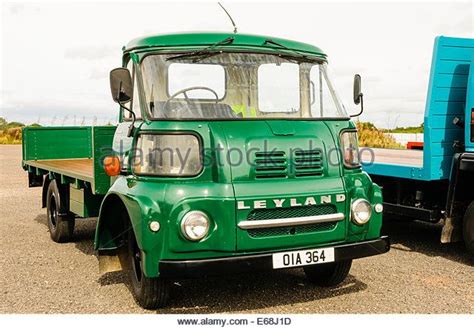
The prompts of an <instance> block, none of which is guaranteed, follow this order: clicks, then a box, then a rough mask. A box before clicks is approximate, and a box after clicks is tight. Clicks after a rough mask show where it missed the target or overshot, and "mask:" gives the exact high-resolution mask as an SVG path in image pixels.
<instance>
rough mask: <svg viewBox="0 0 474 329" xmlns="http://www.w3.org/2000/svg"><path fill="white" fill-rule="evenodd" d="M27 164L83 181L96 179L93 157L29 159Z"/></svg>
mask: <svg viewBox="0 0 474 329" xmlns="http://www.w3.org/2000/svg"><path fill="white" fill-rule="evenodd" d="M25 165H27V166H30V167H32V168H39V169H42V170H47V171H49V172H53V173H58V174H60V175H64V176H67V177H74V178H77V179H80V180H81V181H85V182H89V183H92V182H93V181H94V161H93V160H92V159H57V160H28V161H25Z"/></svg>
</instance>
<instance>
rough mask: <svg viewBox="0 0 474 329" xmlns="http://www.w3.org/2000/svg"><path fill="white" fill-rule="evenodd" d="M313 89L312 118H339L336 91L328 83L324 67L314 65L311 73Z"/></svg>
mask: <svg viewBox="0 0 474 329" xmlns="http://www.w3.org/2000/svg"><path fill="white" fill-rule="evenodd" d="M310 79H311V81H310V84H311V85H310V87H311V116H312V117H313V118H319V117H338V116H340V115H339V114H338V108H337V106H336V100H335V97H336V96H335V95H334V91H333V90H332V88H331V86H330V85H329V83H328V78H327V74H326V72H325V70H324V66H323V65H314V66H313V67H312V68H311V73H310Z"/></svg>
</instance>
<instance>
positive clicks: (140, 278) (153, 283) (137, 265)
mask: <svg viewBox="0 0 474 329" xmlns="http://www.w3.org/2000/svg"><path fill="white" fill-rule="evenodd" d="M127 254H128V257H127V258H128V260H127V265H126V266H127V272H128V276H129V278H130V283H131V286H132V290H133V295H134V297H135V300H136V301H137V303H138V304H139V305H140V306H141V307H143V308H145V309H148V310H153V309H157V308H161V307H163V306H165V305H166V303H167V301H168V298H169V282H168V281H167V280H165V279H162V278H148V277H146V276H145V274H144V273H143V269H142V268H143V262H142V255H141V250H140V248H139V247H138V244H137V240H136V238H135V233H134V232H133V230H132V229H130V230H129V234H128V253H127Z"/></svg>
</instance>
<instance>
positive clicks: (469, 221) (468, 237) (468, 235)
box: [462, 201, 474, 255]
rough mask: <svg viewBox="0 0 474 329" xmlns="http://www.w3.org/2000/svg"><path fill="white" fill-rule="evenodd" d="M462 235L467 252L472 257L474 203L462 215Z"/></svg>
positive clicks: (473, 245) (473, 249) (473, 244)
mask: <svg viewBox="0 0 474 329" xmlns="http://www.w3.org/2000/svg"><path fill="white" fill-rule="evenodd" d="M462 234H463V237H464V243H465V244H466V248H467V250H468V251H469V252H470V253H471V254H472V255H474V201H473V202H471V204H470V205H469V207H468V208H467V210H466V212H465V213H464V219H463V227H462Z"/></svg>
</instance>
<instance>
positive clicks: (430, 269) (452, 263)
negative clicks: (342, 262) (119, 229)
mask: <svg viewBox="0 0 474 329" xmlns="http://www.w3.org/2000/svg"><path fill="white" fill-rule="evenodd" d="M20 161H21V147H20V146H11V145H7V146H5V145H1V146H0V182H1V188H0V201H1V203H0V209H1V210H0V214H1V216H0V236H1V240H0V253H1V254H2V255H3V257H2V258H0V268H1V272H0V287H1V288H0V293H1V296H0V313H146V311H144V310H142V309H140V308H139V307H138V306H137V305H136V304H135V302H134V300H133V298H132V296H131V294H130V291H129V289H128V286H127V280H126V278H125V277H124V276H123V275H121V274H120V273H116V274H109V275H106V276H103V277H100V276H99V274H98V262H97V258H96V256H95V254H94V250H93V235H94V229H95V220H78V221H77V224H76V228H77V230H76V235H75V240H74V242H71V243H67V244H55V243H53V242H52V241H51V240H50V238H49V233H48V229H47V226H46V216H45V209H41V206H40V202H41V188H31V189H28V187H27V175H26V173H25V172H23V171H22V169H21V165H20ZM386 226H387V227H385V231H386V233H388V234H389V235H390V236H391V238H392V243H393V245H392V250H391V251H390V252H389V253H387V254H384V255H382V256H378V257H370V258H366V259H360V260H356V261H354V263H353V267H352V270H351V273H350V275H349V277H348V279H347V280H346V282H345V283H344V284H343V285H341V286H340V287H337V288H319V287H315V286H312V285H311V284H309V283H307V282H306V280H305V278H304V274H303V272H302V270H299V269H298V270H283V271H278V272H269V273H255V274H246V275H236V276H228V277H220V278H217V279H206V280H189V281H180V282H176V283H175V284H174V286H173V288H172V296H173V298H172V299H171V300H170V304H169V307H168V308H166V309H163V310H160V311H159V313H214V312H242V313H471V314H472V313H474V289H473V287H474V266H473V265H474V260H473V258H472V257H471V256H469V255H468V254H467V252H466V250H465V249H464V246H463V245H462V244H452V245H441V244H440V243H439V242H438V240H439V233H440V228H439V227H434V226H428V225H423V224H420V223H387V225H386Z"/></svg>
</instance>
